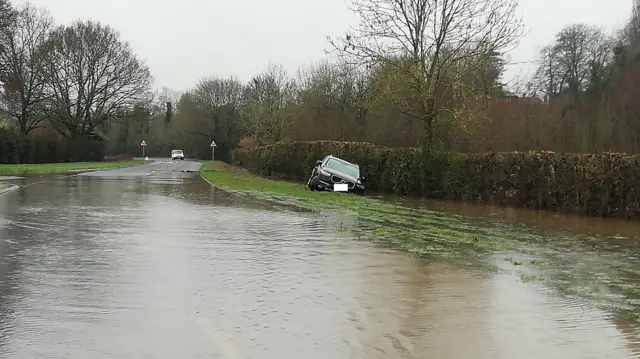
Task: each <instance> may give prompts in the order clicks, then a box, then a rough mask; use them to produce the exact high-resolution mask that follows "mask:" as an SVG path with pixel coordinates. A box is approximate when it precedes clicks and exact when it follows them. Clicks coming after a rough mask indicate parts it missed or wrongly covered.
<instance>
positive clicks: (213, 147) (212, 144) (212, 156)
mask: <svg viewBox="0 0 640 359" xmlns="http://www.w3.org/2000/svg"><path fill="white" fill-rule="evenodd" d="M216 147H217V146H216V141H211V162H213V161H214V160H215V158H216V156H215V155H216Z"/></svg>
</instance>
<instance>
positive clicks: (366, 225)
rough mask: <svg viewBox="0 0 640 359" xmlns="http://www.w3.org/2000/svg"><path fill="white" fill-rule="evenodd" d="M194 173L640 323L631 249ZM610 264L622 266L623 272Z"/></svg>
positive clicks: (245, 177) (225, 169)
mask: <svg viewBox="0 0 640 359" xmlns="http://www.w3.org/2000/svg"><path fill="white" fill-rule="evenodd" d="M200 175H201V176H202V178H203V179H205V180H206V181H207V182H209V183H211V184H212V185H215V186H216V187H218V188H221V189H224V190H227V191H230V192H235V193H238V194H244V195H250V196H253V197H257V198H260V199H266V200H270V201H275V202H276V203H280V204H282V205H286V206H295V207H297V208H303V209H306V210H309V211H314V212H331V213H342V214H347V215H348V214H351V215H353V216H352V217H355V218H356V220H355V223H354V222H353V221H351V223H347V224H346V225H344V223H340V228H339V230H341V231H351V232H356V234H357V235H358V237H359V238H363V239H368V240H372V241H374V242H377V243H380V244H384V245H386V246H389V247H392V248H396V249H402V250H405V251H407V252H409V253H411V254H414V255H418V256H422V257H428V258H435V259H442V260H445V261H446V262H448V263H456V264H459V265H462V266H472V267H478V266H480V267H481V268H483V269H485V270H486V272H488V273H493V274H509V275H514V276H515V277H516V278H517V279H518V280H519V281H521V282H524V283H537V284H544V285H546V286H548V287H552V288H555V289H557V290H558V291H559V292H561V293H565V294H569V295H578V296H580V297H582V298H585V299H587V300H590V301H592V302H593V303H594V304H595V305H596V306H598V307H601V308H604V309H611V310H612V311H614V312H618V313H623V314H625V315H626V316H629V317H631V318H632V319H636V320H637V321H639V322H640V314H639V313H640V258H638V256H637V255H636V254H635V249H634V248H627V249H625V248H615V249H612V248H606V247H605V246H604V245H603V246H600V245H597V243H598V239H597V238H593V237H589V236H587V235H586V234H584V235H582V234H577V233H575V232H569V231H565V232H562V231H554V232H553V233H544V232H541V231H540V230H539V229H537V228H534V227H526V226H523V225H519V224H510V223H507V222H506V221H499V220H495V221H486V220H485V219H481V218H471V217H462V216H453V215H450V214H446V213H441V212H436V211H431V210H427V209H412V208H406V207H403V206H399V205H395V204H391V203H387V202H383V201H380V200H376V199H371V198H366V197H360V196H355V195H345V194H339V193H329V192H311V191H308V190H307V189H306V188H305V187H304V186H303V185H300V184H296V183H290V182H286V181H278V180H271V179H267V178H263V177H259V176H256V175H253V174H251V173H249V172H247V171H244V170H239V169H236V168H234V167H231V166H230V165H228V164H225V163H222V162H213V163H212V162H206V163H204V164H203V165H202V167H201V168H200ZM347 217H348V216H345V222H347V221H346V218H347ZM594 243H596V244H594ZM602 243H604V241H602ZM611 263H624V265H625V269H626V270H625V271H621V270H620V269H619V268H618V267H617V266H615V265H612V264H611ZM629 273H632V274H633V276H632V275H630V274H629ZM636 275H637V277H636Z"/></svg>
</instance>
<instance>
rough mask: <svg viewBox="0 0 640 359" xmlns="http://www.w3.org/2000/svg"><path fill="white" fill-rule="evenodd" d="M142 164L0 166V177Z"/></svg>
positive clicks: (127, 162) (121, 162) (126, 162)
mask: <svg viewBox="0 0 640 359" xmlns="http://www.w3.org/2000/svg"><path fill="white" fill-rule="evenodd" d="M141 163H144V161H142V160H132V161H119V162H68V163H44V164H19V165H6V164H0V176H10V175H28V174H49V173H66V172H68V171H73V170H85V169H87V170H96V169H109V168H118V167H130V166H135V165H139V164H141Z"/></svg>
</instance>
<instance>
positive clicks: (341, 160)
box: [325, 155, 360, 168]
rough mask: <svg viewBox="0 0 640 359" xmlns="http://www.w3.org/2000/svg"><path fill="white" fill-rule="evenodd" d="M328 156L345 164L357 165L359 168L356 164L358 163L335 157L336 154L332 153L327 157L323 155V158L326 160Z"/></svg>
mask: <svg viewBox="0 0 640 359" xmlns="http://www.w3.org/2000/svg"><path fill="white" fill-rule="evenodd" d="M330 158H333V159H335V160H338V161H340V162H344V163H346V164H349V165H352V166H354V167H358V168H360V166H358V164H357V163H351V162H349V161H347V160H343V159H342V158H340V157H336V156H334V155H328V156H327V157H325V159H327V160H328V159H330Z"/></svg>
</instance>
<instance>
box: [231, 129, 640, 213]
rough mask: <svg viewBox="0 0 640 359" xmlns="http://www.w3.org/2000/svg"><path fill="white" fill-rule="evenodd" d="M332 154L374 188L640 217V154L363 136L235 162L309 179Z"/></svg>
mask: <svg viewBox="0 0 640 359" xmlns="http://www.w3.org/2000/svg"><path fill="white" fill-rule="evenodd" d="M329 154H332V155H334V156H338V157H341V158H344V159H345V160H348V161H351V162H355V163H358V164H359V165H360V168H361V172H362V174H363V175H364V176H365V177H367V188H368V189H369V190H374V191H382V192H390V193H396V194H401V195H420V196H427V197H431V198H439V199H452V200H470V201H482V202H492V203H495V204H502V205H511V206H516V207H526V208H536V209H542V210H561V211H570V212H578V213H584V214H587V215H592V216H605V217H620V218H640V156H636V155H626V154H617V153H603V154H565V153H553V152H545V151H540V152H509V153H481V154H466V153H423V152H422V151H421V150H419V149H410V148H389V147H381V146H376V145H372V144H369V143H359V142H336V141H311V142H303V141H297V142H290V143H279V144H274V145H268V146H261V147H254V148H251V149H248V150H247V149H236V150H235V151H234V152H233V163H234V164H235V165H238V166H241V167H245V168H247V169H249V170H251V171H253V172H256V173H258V174H261V175H265V176H279V177H282V178H285V179H289V180H293V181H299V182H303V181H306V179H307V178H308V176H309V175H310V172H311V169H312V168H313V166H314V165H315V161H316V160H319V159H322V158H323V157H325V156H326V155H329Z"/></svg>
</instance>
